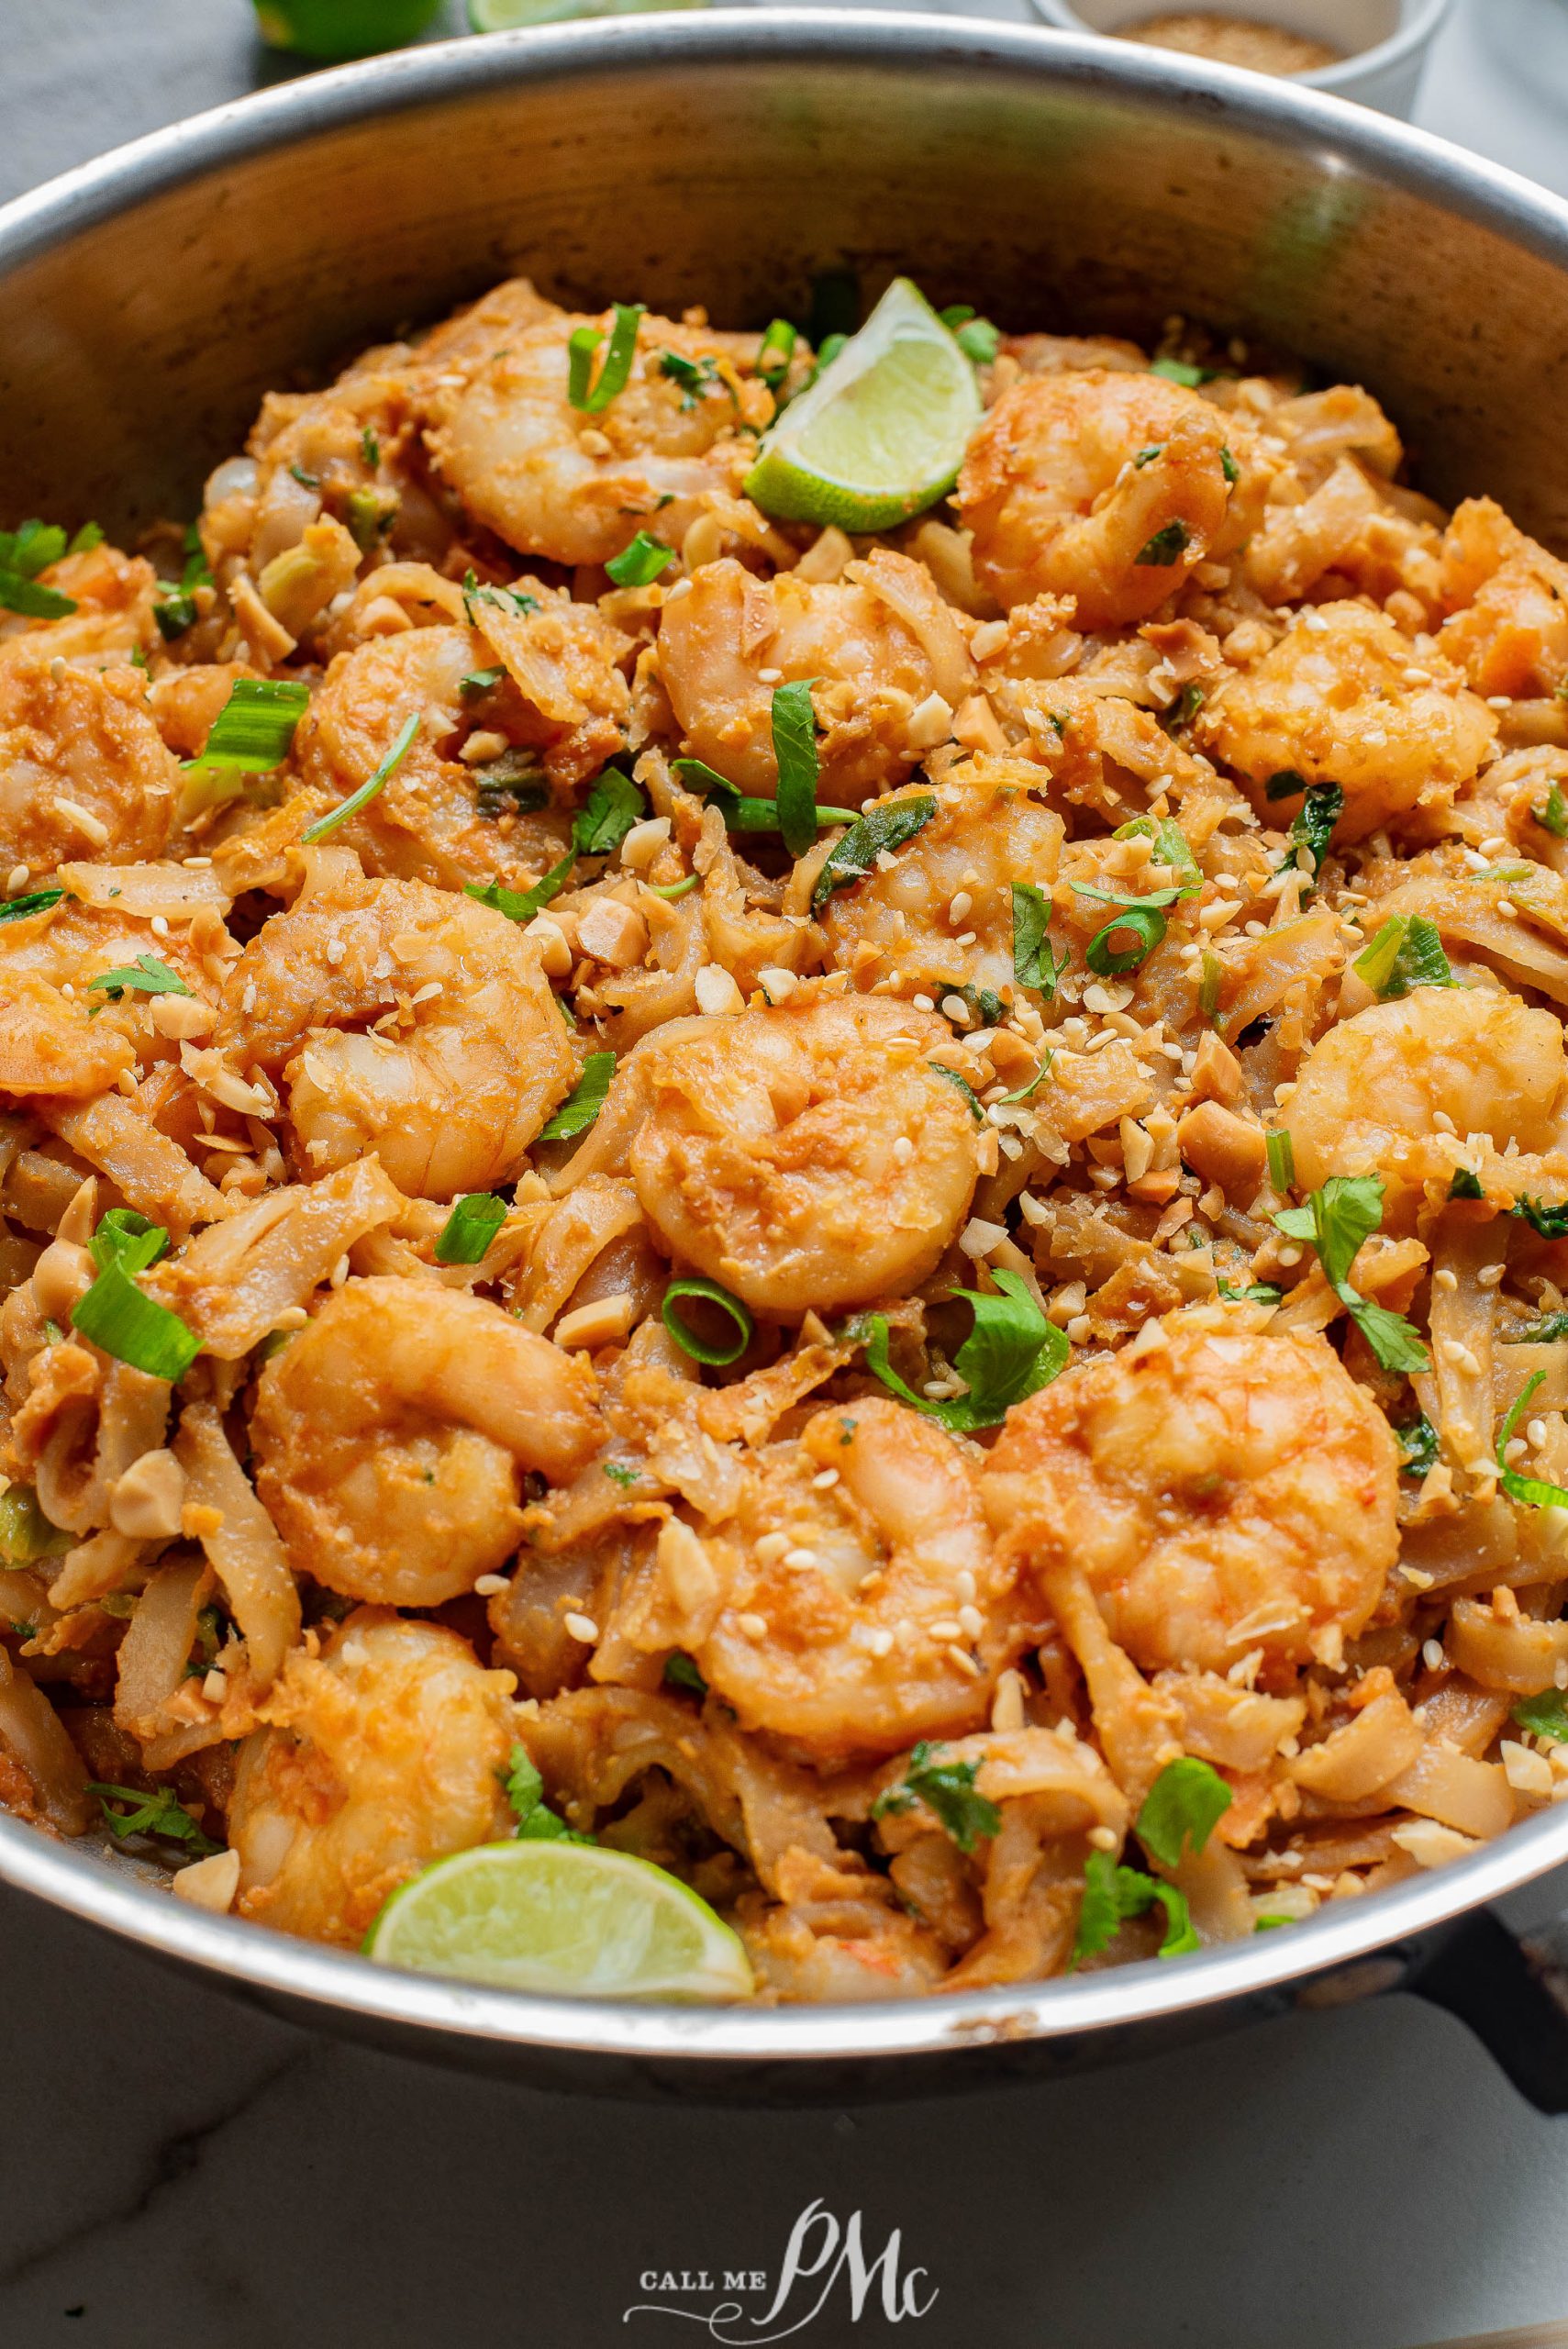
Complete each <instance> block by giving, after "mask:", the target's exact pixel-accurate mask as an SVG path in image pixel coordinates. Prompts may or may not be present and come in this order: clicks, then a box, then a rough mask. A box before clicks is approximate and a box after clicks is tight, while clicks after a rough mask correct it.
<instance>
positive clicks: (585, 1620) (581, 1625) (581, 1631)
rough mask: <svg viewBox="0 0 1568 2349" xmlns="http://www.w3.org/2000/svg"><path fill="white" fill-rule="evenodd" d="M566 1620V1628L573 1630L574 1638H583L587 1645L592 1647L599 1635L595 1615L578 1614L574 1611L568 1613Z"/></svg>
mask: <svg viewBox="0 0 1568 2349" xmlns="http://www.w3.org/2000/svg"><path fill="white" fill-rule="evenodd" d="M565 1620H566V1628H567V1630H568V1631H570V1632H571V1634H572V1636H573V1639H574V1640H581V1641H582V1642H584V1645H585V1646H587V1647H592V1646H593V1644H594V1642H595V1640H596V1639H597V1638H598V1636H599V1627H598V1625H597V1624H596V1623H595V1620H594V1619H593V1617H592V1616H591V1615H578V1614H576V1613H573V1614H571V1615H568V1616H567V1617H566V1619H565Z"/></svg>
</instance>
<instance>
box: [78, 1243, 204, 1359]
mask: <svg viewBox="0 0 1568 2349" xmlns="http://www.w3.org/2000/svg"><path fill="white" fill-rule="evenodd" d="M88 1244H89V1248H90V1250H91V1252H92V1256H93V1260H94V1262H95V1264H97V1265H98V1267H99V1271H98V1277H97V1279H96V1280H95V1282H94V1283H93V1286H92V1287H91V1288H90V1289H89V1290H88V1291H87V1293H86V1295H85V1296H84V1297H81V1298H79V1299H78V1301H77V1304H76V1306H75V1307H74V1308H73V1310H72V1316H71V1319H72V1326H73V1327H74V1328H75V1329H76V1330H78V1331H79V1332H80V1333H81V1335H82V1336H83V1337H84V1338H90V1339H91V1340H92V1341H93V1343H94V1344H95V1346H98V1347H100V1348H101V1349H102V1350H103V1352H104V1353H106V1354H113V1355H114V1357H115V1359H116V1360H117V1362H128V1363H129V1364H130V1365H131V1367H132V1369H133V1370H144V1371H146V1373H147V1374H148V1375H149V1377H151V1378H166V1379H168V1380H169V1382H170V1383H171V1385H172V1384H173V1383H174V1382H175V1381H176V1380H178V1379H181V1378H183V1376H184V1375H185V1373H186V1371H187V1370H189V1368H190V1366H191V1364H192V1363H194V1362H195V1358H196V1356H197V1354H199V1353H200V1352H201V1341H200V1339H199V1338H197V1337H196V1336H195V1334H194V1332H193V1331H192V1330H188V1329H187V1328H186V1326H185V1324H184V1322H183V1321H182V1320H181V1319H180V1317H179V1315H178V1314H177V1313H171V1312H170V1310H169V1308H168V1307H167V1306H164V1305H160V1304H159V1303H158V1301H157V1299H156V1298H155V1297H149V1296H147V1295H146V1294H145V1292H144V1291H143V1290H141V1289H139V1288H138V1286H137V1285H136V1275H138V1274H139V1273H144V1272H146V1271H147V1269H148V1267H149V1266H150V1265H151V1264H156V1263H157V1261H158V1259H159V1257H160V1256H161V1255H162V1253H163V1252H164V1250H165V1249H166V1248H167V1247H168V1245H169V1235H168V1233H167V1232H166V1231H165V1230H163V1228H162V1226H161V1224H156V1223H149V1221H148V1220H147V1218H146V1217H145V1216H141V1215H138V1214H137V1213H136V1212H135V1210H134V1209H133V1208H110V1209H109V1211H108V1213H107V1214H106V1216H105V1217H104V1218H103V1219H102V1221H101V1222H100V1223H99V1225H98V1228H97V1230H96V1231H95V1233H94V1234H93V1237H92V1240H91V1241H90V1242H89V1243H88Z"/></svg>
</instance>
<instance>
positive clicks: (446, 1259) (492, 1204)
mask: <svg viewBox="0 0 1568 2349" xmlns="http://www.w3.org/2000/svg"><path fill="white" fill-rule="evenodd" d="M505 1222H506V1200H505V1199H498V1198H497V1197H495V1193H494V1192H493V1191H471V1192H470V1193H469V1195H468V1197H466V1198H462V1199H459V1200H458V1202H457V1204H456V1206H455V1207H454V1208H452V1211H451V1213H450V1215H449V1216H448V1218H447V1219H446V1222H445V1223H444V1224H443V1225H442V1227H441V1231H440V1236H439V1239H438V1240H437V1241H436V1262H437V1264H479V1263H480V1262H481V1261H482V1260H483V1259H484V1257H485V1256H486V1255H488V1253H489V1252H490V1243H491V1241H493V1240H494V1239H495V1234H496V1233H497V1232H498V1231H499V1230H500V1229H501V1226H502V1225H503V1224H504V1223H505Z"/></svg>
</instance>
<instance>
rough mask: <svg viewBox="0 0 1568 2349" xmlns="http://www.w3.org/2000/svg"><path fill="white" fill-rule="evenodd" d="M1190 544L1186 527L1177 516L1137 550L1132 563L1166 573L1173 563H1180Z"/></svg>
mask: <svg viewBox="0 0 1568 2349" xmlns="http://www.w3.org/2000/svg"><path fill="white" fill-rule="evenodd" d="M1191 543H1192V540H1191V537H1190V534H1189V532H1188V529H1187V526H1186V524H1185V523H1184V521H1183V520H1182V519H1181V518H1180V517H1179V516H1178V517H1177V518H1176V519H1175V521H1173V522H1167V523H1166V525H1165V527H1164V529H1162V530H1156V531H1155V533H1154V536H1153V537H1152V538H1151V540H1149V543H1148V544H1147V546H1144V547H1140V549H1139V551H1138V552H1137V554H1136V555H1134V557H1133V561H1134V562H1141V563H1147V564H1150V565H1151V566H1153V567H1154V568H1155V569H1158V570H1161V571H1168V570H1169V569H1170V567H1171V565H1172V564H1173V562H1180V560H1181V558H1182V556H1183V555H1184V554H1185V552H1186V551H1187V548H1188V547H1189V545H1190V544H1191Z"/></svg>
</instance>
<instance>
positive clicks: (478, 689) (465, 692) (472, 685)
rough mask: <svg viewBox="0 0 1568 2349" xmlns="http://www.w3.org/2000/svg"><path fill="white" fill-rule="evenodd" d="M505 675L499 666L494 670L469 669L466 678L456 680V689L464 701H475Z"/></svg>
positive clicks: (497, 683) (498, 682)
mask: <svg viewBox="0 0 1568 2349" xmlns="http://www.w3.org/2000/svg"><path fill="white" fill-rule="evenodd" d="M505 675H506V670H505V669H503V668H501V667H499V666H497V667H495V668H494V669H471V670H470V671H469V673H468V674H467V676H466V677H460V678H459V679H458V687H457V689H458V691H459V693H460V694H461V695H462V697H463V699H464V701H477V700H478V699H479V697H480V696H481V694H487V693H489V691H490V690H491V688H492V686H494V685H499V684H500V682H501V680H502V678H503V677H504V676H505Z"/></svg>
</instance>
